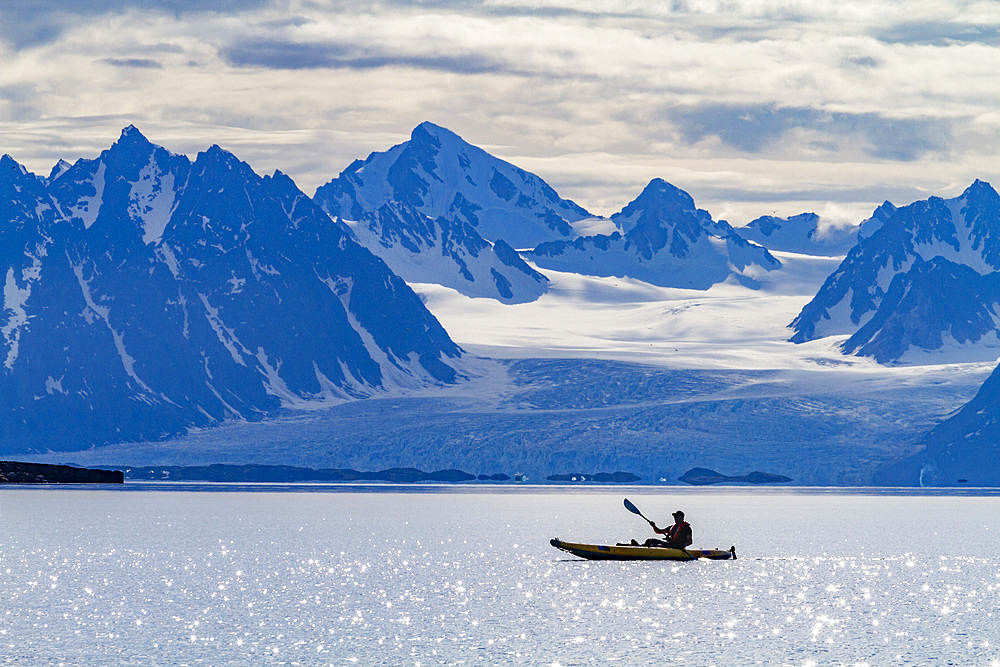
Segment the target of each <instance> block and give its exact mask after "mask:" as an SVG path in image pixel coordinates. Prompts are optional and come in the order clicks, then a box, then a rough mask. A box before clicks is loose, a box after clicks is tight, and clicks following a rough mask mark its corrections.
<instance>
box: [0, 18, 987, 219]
mask: <svg viewBox="0 0 1000 667" xmlns="http://www.w3.org/2000/svg"><path fill="white" fill-rule="evenodd" d="M206 6H210V7H212V8H213V9H212V10H211V11H207V10H205V9H204V7H206ZM423 120H430V121H433V122H435V123H437V124H439V125H443V126H445V127H448V128H449V129H451V130H453V131H455V132H457V133H458V134H460V135H461V136H462V137H464V138H465V139H466V140H467V141H469V142H471V143H474V144H477V145H479V146H482V147H483V148H485V149H486V150H488V151H490V152H492V153H493V154H495V155H497V156H499V157H502V158H504V159H506V160H508V161H511V162H513V163H515V164H517V165H519V166H521V167H524V168H526V169H528V170H530V171H533V172H535V173H537V174H539V175H540V176H542V177H543V178H544V179H546V180H547V181H548V182H549V183H550V184H551V185H553V186H554V187H555V188H556V189H557V190H558V191H559V193H560V194H561V195H563V196H564V197H569V198H571V199H574V200H575V201H577V202H578V203H579V204H581V205H582V206H584V207H586V208H588V209H589V210H591V211H594V212H595V213H600V214H610V213H613V212H615V211H617V210H619V209H620V208H621V207H622V206H624V205H625V204H626V203H627V202H628V201H630V200H631V199H633V198H634V197H635V196H636V195H637V194H638V192H639V191H640V190H641V189H642V187H643V186H644V185H645V183H646V182H648V181H649V180H650V179H651V178H654V177H661V178H665V179H666V180H668V181H670V182H672V183H674V184H675V185H677V186H679V187H681V188H683V189H685V190H687V191H689V192H690V193H691V194H692V195H693V196H694V197H695V200H696V201H697V203H698V204H699V205H700V206H701V207H703V208H707V209H708V210H709V211H711V212H712V214H713V215H714V216H715V217H717V218H719V217H721V218H726V219H728V220H730V221H731V222H733V223H734V224H737V225H739V224H744V223H745V222H747V221H749V220H750V219H751V218H753V217H756V216H757V215H761V214H765V213H772V212H774V213H777V214H780V215H790V214H794V213H799V212H802V211H805V210H815V211H817V212H820V213H821V214H824V215H826V216H828V217H829V218H830V219H831V220H844V221H854V222H858V221H860V219H862V218H864V217H866V216H867V214H869V213H870V212H871V210H872V209H873V208H874V206H875V205H877V204H879V203H881V202H882V201H883V200H885V199H889V200H891V201H893V202H894V203H896V204H906V203H909V202H910V201H913V200H915V199H922V198H925V197H927V196H928V195H930V194H940V195H943V196H954V195H957V194H959V193H960V192H961V191H962V190H963V189H964V188H965V187H966V186H967V185H968V184H969V183H970V182H971V181H972V180H973V179H975V178H982V179H984V180H988V181H990V182H992V183H993V184H994V185H995V186H1000V3H998V2H995V1H994V0H989V1H987V2H965V1H963V0H913V1H908V2H878V1H872V0H839V1H838V2H828V1H820V0H665V1H663V2H648V1H642V2H640V1H632V0H620V1H615V0H492V1H491V0H486V1H482V2H475V1H471V2H451V1H449V0H409V1H407V0H399V1H380V0H374V1H364V2H362V1H351V0H343V1H338V0H239V1H238V0H221V1H216V2H206V1H204V0H163V1H161V2H153V1H152V0H132V1H128V0H74V2H65V1H63V0H33V1H30V2H24V1H22V0H0V153H9V154H10V155H11V156H12V157H14V158H15V159H16V160H18V161H19V162H21V163H23V164H25V165H26V166H27V167H28V168H30V169H32V170H33V171H36V172H40V173H48V170H49V168H50V167H51V165H52V164H53V163H54V162H56V161H57V160H58V159H59V158H66V159H69V160H71V161H72V160H75V159H76V158H78V157H93V156H95V155H96V154H97V153H99V152H100V150H102V149H104V148H107V147H108V146H109V145H110V144H111V143H113V142H114V140H115V139H116V138H117V136H118V134H119V132H120V131H121V128H122V127H124V126H125V125H128V124H130V123H132V124H135V125H136V126H137V127H139V129H140V130H142V131H143V132H144V133H145V134H146V136H147V137H149V138H150V139H151V140H152V141H154V142H155V143H158V144H161V145H163V146H166V147H167V148H169V149H171V150H173V151H175V152H179V153H187V154H190V155H192V156H193V155H194V154H196V153H197V152H198V151H199V150H203V149H204V148H206V147H207V146H209V145H211V144H213V143H218V144H220V145H221V146H223V147H224V148H227V149H229V150H231V151H233V152H234V153H236V154H237V155H238V156H239V157H241V158H242V159H244V160H246V161H248V162H249V163H250V164H251V165H252V166H253V167H254V168H255V169H256V170H257V171H258V172H260V173H269V172H271V171H273V170H274V169H281V170H282V171H284V172H286V173H288V174H289V175H291V176H292V177H293V178H295V180H296V181H297V182H298V184H299V186H300V187H302V189H303V190H305V191H306V192H307V193H309V194H312V193H313V191H314V190H315V188H316V187H317V186H318V185H320V184H322V183H323V182H325V181H327V180H329V179H330V178H333V177H334V176H336V175H337V174H338V173H339V172H340V171H341V170H342V169H344V168H345V167H346V166H347V165H348V164H349V163H350V162H351V161H352V160H354V159H355V158H359V157H361V158H363V157H365V156H366V155H368V154H369V153H370V152H372V151H375V150H384V149H386V148H388V147H389V146H391V145H393V144H396V143H399V142H401V141H404V140H406V139H407V137H408V136H409V132H410V130H411V129H412V128H413V127H414V126H415V125H417V124H418V123H420V122H421V121H423Z"/></svg>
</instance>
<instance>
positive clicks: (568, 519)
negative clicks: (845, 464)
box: [0, 486, 1000, 665]
mask: <svg viewBox="0 0 1000 667" xmlns="http://www.w3.org/2000/svg"><path fill="white" fill-rule="evenodd" d="M159 488H162V487H159ZM170 488H171V489H173V490H158V487H155V486H146V487H143V488H142V490H136V491H128V490H121V491H118V490H115V491H108V490H99V489H67V488H58V489H51V488H49V489H46V488H10V487H7V488H3V489H0V511H2V514H0V517H2V520H3V530H2V531H0V600H2V603H0V648H2V650H0V656H2V657H0V662H4V663H7V664H25V665H37V664H57V663H65V664H106V663H108V662H110V663H114V664H136V665H139V664H142V665H146V664H211V665H219V664H247V663H256V664H307V665H311V664H335V665H343V664H359V665H372V664H385V665H407V664H410V665H416V664H420V665H437V664H540V665H581V664H592V663H598V662H601V663H603V662H614V663H618V664H623V665H633V664H673V663H675V664H684V665H739V664H766V665H775V664H777V665H780V664H788V665H811V664H815V665H828V664H847V665H855V664H871V665H887V664H889V665H893V664H899V665H906V664H912V665H917V664H919V665H924V664H957V665H1000V540H998V536H1000V498H998V497H995V496H982V497H976V496H974V495H965V496H940V495H938V496H907V495H864V494H823V493H804V492H803V493H796V492H793V491H790V490H781V491H777V490H763V489H761V490H757V489H754V490H744V489H728V490H727V489H708V490H698V489H656V490H653V489H648V488H645V489H613V490H596V491H587V492H584V491H580V490H567V491H559V492H554V491H552V490H549V489H542V490H538V491H530V490H525V489H523V488H519V489H518V490H517V491H516V492H511V491H502V490H500V491H496V492H469V491H461V490H455V489H441V488H425V489H423V492H420V493H407V492H391V491H390V492H387V491H385V490H378V491H372V490H371V489H367V490H365V489H359V488H346V489H341V490H331V489H330V488H328V487H327V488H324V487H313V488H310V487H297V488H298V489H299V491H298V492H278V491H274V490H273V489H274V487H261V489H262V490H258V491H256V492H254V491H246V490H241V489H237V490H232V489H230V490H228V491H225V492H218V491H215V492H213V491H211V490H206V489H210V488H211V487H196V486H192V487H180V488H181V489H186V490H176V489H175V487H170ZM268 490H269V492H265V491H268ZM310 491H311V492H310ZM361 491H367V492H361ZM626 495H627V496H628V497H629V498H630V499H631V500H632V501H633V502H635V504H636V505H638V506H639V508H640V509H642V510H643V512H644V513H645V514H646V515H647V516H650V517H651V518H656V519H659V520H661V521H662V522H663V523H664V524H667V523H669V514H670V512H671V511H673V510H675V509H678V508H680V509H684V510H685V511H686V512H687V516H688V519H689V520H690V521H691V523H692V524H693V525H694V531H695V546H698V547H706V548H712V547H722V548H728V547H729V546H730V545H732V544H735V545H736V547H737V552H738V554H739V556H740V559H739V560H737V561H735V562H726V561H722V562H698V563H675V564H669V563H667V564H664V563H612V562H607V563H602V562H593V563H590V562H585V561H580V560H576V559H574V558H572V557H570V556H568V555H567V554H564V553H562V552H559V551H556V550H555V549H553V548H551V547H550V546H549V545H548V540H549V538H551V537H556V536H558V537H561V538H563V539H568V540H576V541H584V542H586V541H592V542H604V543H609V542H610V543H613V542H615V541H616V540H619V539H626V538H629V537H637V538H645V537H647V536H648V534H649V529H648V526H646V524H645V523H644V522H643V521H642V520H641V519H639V518H638V517H636V516H634V515H632V514H629V513H628V512H626V511H625V510H624V508H623V507H622V500H621V499H622V497H623V496H626ZM109 657H110V658H109Z"/></svg>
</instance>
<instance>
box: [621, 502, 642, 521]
mask: <svg viewBox="0 0 1000 667" xmlns="http://www.w3.org/2000/svg"><path fill="white" fill-rule="evenodd" d="M625 509H627V510H628V511H629V512H631V513H632V514H638V515H639V516H642V512H640V511H639V508H638V507H636V506H635V505H633V504H632V501H631V500H629V499H628V498H626V499H625ZM642 518H643V519H645V518H646V517H644V516H642Z"/></svg>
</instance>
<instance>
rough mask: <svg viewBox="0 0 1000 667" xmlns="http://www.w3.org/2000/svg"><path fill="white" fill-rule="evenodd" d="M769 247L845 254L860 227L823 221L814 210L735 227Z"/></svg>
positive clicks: (765, 218)
mask: <svg viewBox="0 0 1000 667" xmlns="http://www.w3.org/2000/svg"><path fill="white" fill-rule="evenodd" d="M736 231H737V232H739V234H740V235H741V236H742V237H743V238H745V239H748V240H750V241H753V242H754V243H759V244H760V245H762V246H764V247H765V248H767V249H768V250H781V251H784V252H794V253H799V254H803V255H823V256H837V255H846V254H847V252H848V251H849V250H850V249H851V248H853V247H854V245H855V244H856V243H857V240H858V228H857V227H854V226H850V227H844V226H835V225H833V224H824V222H823V220H822V218H820V216H819V215H817V214H815V213H799V214H798V215H792V216H789V217H787V218H778V217H775V216H773V215H764V216H761V217H759V218H757V219H755V220H752V221H751V222H750V223H748V224H747V226H746V227H740V228H738V229H737V230H736Z"/></svg>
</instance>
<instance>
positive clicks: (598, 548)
mask: <svg viewBox="0 0 1000 667" xmlns="http://www.w3.org/2000/svg"><path fill="white" fill-rule="evenodd" d="M549 544H551V545H552V546H554V547H555V548H556V549H561V550H562V551H565V552H567V553H571V554H573V555H574V556H579V557H580V558H586V559H587V560H698V559H699V558H705V559H708V560H730V559H732V560H735V559H736V547H729V550H728V551H726V550H722V549H669V548H666V547H644V546H630V545H616V546H605V545H603V544H577V543H574V542H563V541H562V540H560V539H559V538H558V537H557V538H554V539H551V540H549Z"/></svg>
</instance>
